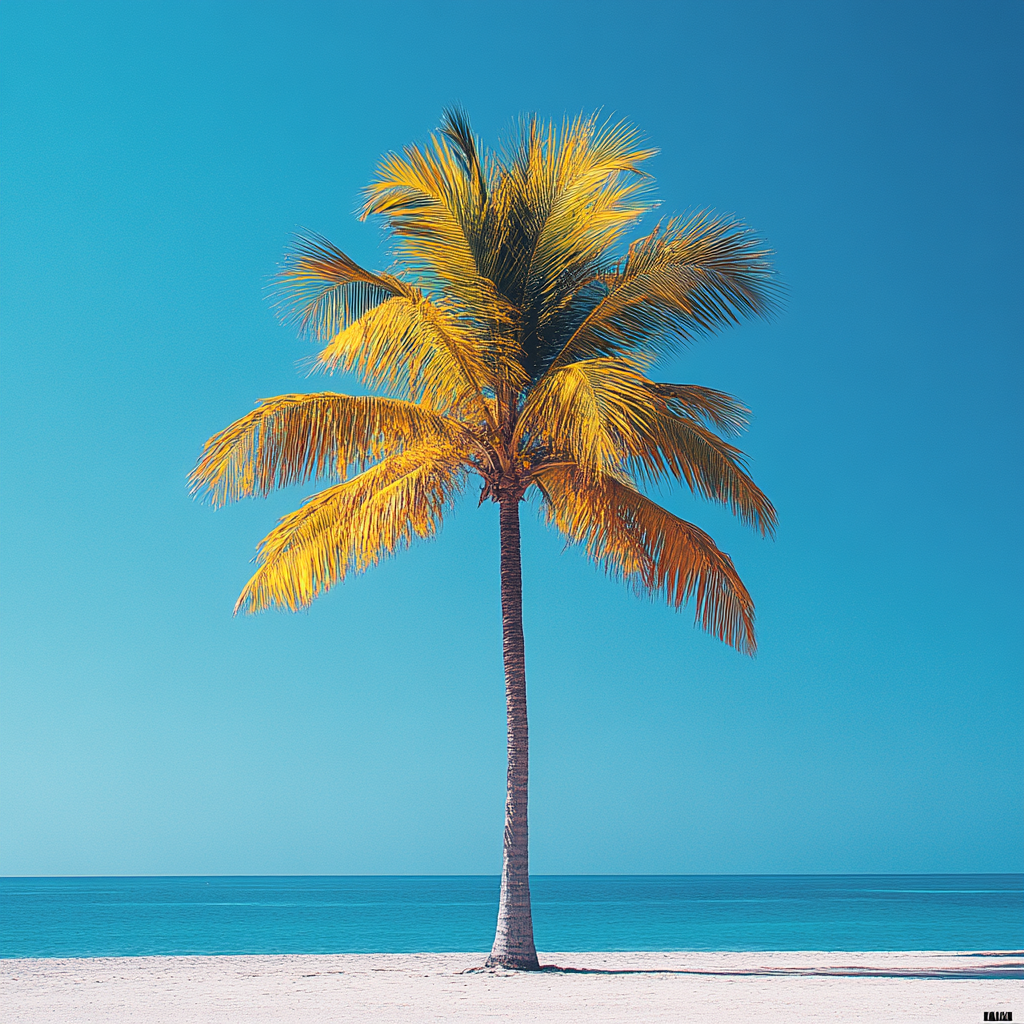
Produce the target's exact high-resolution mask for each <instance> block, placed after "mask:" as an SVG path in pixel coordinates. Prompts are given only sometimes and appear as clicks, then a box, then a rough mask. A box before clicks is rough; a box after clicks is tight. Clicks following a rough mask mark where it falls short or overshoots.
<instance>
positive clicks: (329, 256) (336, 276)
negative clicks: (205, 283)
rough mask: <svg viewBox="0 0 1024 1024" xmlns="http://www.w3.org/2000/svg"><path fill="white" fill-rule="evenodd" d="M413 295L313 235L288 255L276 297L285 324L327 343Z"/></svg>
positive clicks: (297, 240) (297, 243) (300, 239)
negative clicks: (365, 316)
mask: <svg viewBox="0 0 1024 1024" xmlns="http://www.w3.org/2000/svg"><path fill="white" fill-rule="evenodd" d="M407 293H408V287H407V286H406V285H404V284H403V283H402V282H401V281H399V280H398V279H397V278H394V277H392V276H390V275H388V274H375V273H373V272H372V271H369V270H364V269H363V268H362V267H360V266H359V264H357V263H356V262H355V261H354V260H351V259H349V257H348V256H346V255H345V254H344V253H343V252H342V251H341V250H340V249H338V248H337V247H336V246H334V245H332V244H331V243H330V242H329V241H328V240H327V239H326V238H323V237H322V236H321V235H317V234H315V233H312V232H308V233H302V234H298V235H296V236H295V238H294V239H293V241H292V245H291V248H290V249H288V250H287V251H286V253H285V258H284V263H283V265H282V267H281V270H280V271H279V273H278V275H277V287H276V289H275V290H274V292H273V293H272V294H273V297H274V298H275V300H276V301H275V306H276V307H277V310H278V314H279V315H280V317H281V319H282V320H283V321H284V322H285V323H290V324H294V325H295V326H296V327H297V328H298V330H299V332H300V333H301V334H308V335H309V336H311V337H313V338H315V339H317V340H319V341H327V340H328V339H329V338H332V337H334V335H335V334H337V333H338V331H341V330H344V329H345V328H346V327H348V326H349V324H351V323H353V322H354V321H355V320H358V319H359V317H361V316H362V315H363V314H364V313H366V312H367V311H368V310H370V309H372V308H373V307H374V306H377V305H379V304H380V303H382V302H384V301H386V300H387V299H389V298H391V296H393V295H405V294H407Z"/></svg>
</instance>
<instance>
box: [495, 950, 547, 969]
mask: <svg viewBox="0 0 1024 1024" xmlns="http://www.w3.org/2000/svg"><path fill="white" fill-rule="evenodd" d="M484 967H501V968H503V969H504V970H506V971H539V970H540V969H541V968H540V961H539V960H538V959H537V954H536V953H534V954H533V956H532V957H531V956H529V955H526V956H515V955H514V954H511V953H506V954H504V955H495V954H494V953H492V954H491V955H490V956H489V957H488V958H487V961H486V962H485V963H484Z"/></svg>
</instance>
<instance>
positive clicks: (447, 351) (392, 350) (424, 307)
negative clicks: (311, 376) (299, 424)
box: [316, 291, 497, 420]
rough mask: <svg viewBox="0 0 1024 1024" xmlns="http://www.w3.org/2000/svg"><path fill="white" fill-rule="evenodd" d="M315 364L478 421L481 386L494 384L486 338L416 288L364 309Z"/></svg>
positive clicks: (482, 407)
mask: <svg viewBox="0 0 1024 1024" xmlns="http://www.w3.org/2000/svg"><path fill="white" fill-rule="evenodd" d="M316 365H317V366H318V367H320V368H321V369H324V370H328V371H334V370H341V371H346V372H353V373H356V374H358V375H359V377H360V379H361V380H362V381H363V383H364V384H366V385H367V386H368V387H372V388H385V389H387V390H389V391H391V392H392V393H402V394H405V395H406V396H408V398H409V399H410V400H411V401H414V402H420V403H424V404H427V405H429V406H430V407H431V408H433V409H436V410H437V411H439V412H445V413H451V414H452V415H458V416H470V417H473V416H475V417H476V418H477V419H478V420H486V419H487V416H488V406H487V403H486V402H485V401H484V394H485V391H488V392H493V390H494V389H495V387H496V385H497V380H496V377H495V374H494V371H493V360H491V359H489V353H488V350H487V339H480V338H479V337H478V336H474V335H473V334H471V333H470V332H468V331H467V330H465V329H464V328H463V326H462V324H460V322H459V321H458V320H457V319H456V318H455V317H453V316H452V315H450V313H449V311H448V310H446V309H445V308H444V307H443V306H438V305H435V304H434V303H432V302H431V301H430V300H429V299H427V298H425V297H424V296H423V294H422V293H421V292H419V291H415V292H414V293H413V294H411V295H409V296H401V297H395V298H391V299H388V300H387V301H386V302H383V303H381V304H380V305H379V306H376V307H374V308H373V309H371V310H370V311H369V312H367V313H365V314H364V315H363V316H362V317H361V318H360V319H359V320H357V321H356V322H355V323H354V324H352V325H350V326H349V327H347V328H346V329H345V330H343V331H341V332H340V333H339V334H338V335H336V336H335V337H334V338H333V339H332V340H331V341H330V342H329V343H328V344H327V345H326V346H325V347H324V348H323V350H322V351H321V352H320V354H319V356H318V357H317V361H316Z"/></svg>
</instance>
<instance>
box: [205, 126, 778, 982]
mask: <svg viewBox="0 0 1024 1024" xmlns="http://www.w3.org/2000/svg"><path fill="white" fill-rule="evenodd" d="M653 154H654V150H651V149H645V148H643V147H642V145H641V142H640V137H639V134H638V132H637V131H636V129H635V128H633V127H631V126H629V125H627V124H624V123H618V124H612V123H607V122H605V123H601V122H599V121H598V119H597V118H596V117H587V118H583V117H581V118H578V119H576V120H574V121H571V122H568V121H567V122H565V123H563V124H562V125H561V126H560V127H556V126H554V125H551V124H544V123H542V122H540V121H538V120H537V119H536V118H530V119H527V120H525V121H523V122H522V123H521V124H520V126H519V128H518V130H517V132H516V134H515V137H514V138H512V140H511V141H510V142H509V143H508V144H507V146H506V147H505V148H503V149H501V150H499V151H497V152H489V151H486V150H483V149H482V148H481V146H480V145H479V143H478V140H477V139H476V137H475V136H474V135H473V133H472V131H471V129H470V126H469V123H468V120H467V118H466V116H465V114H464V113H462V112H461V111H459V110H453V111H448V112H446V114H445V116H444V119H443V122H442V125H441V128H440V130H439V132H438V133H437V134H435V135H433V136H432V137H431V139H430V141H429V143H428V144H426V145H423V146H412V147H409V148H407V149H405V150H404V152H403V153H402V154H401V155H396V154H392V155H390V156H388V157H386V158H385V159H384V160H383V161H382V163H381V164H380V167H379V169H378V172H377V176H376V178H375V180H374V181H373V183H372V184H371V185H370V187H369V188H368V189H367V191H366V193H365V204H364V206H363V210H362V217H363V218H366V217H368V216H370V215H373V214H376V215H379V216H380V217H382V218H383V221H384V225H385V226H386V228H387V230H388V231H389V232H390V234H391V236H392V237H393V239H394V242H395V255H396V264H395V266H394V267H393V268H392V270H391V271H389V272H372V271H369V270H365V269H363V268H362V267H360V266H358V265H357V264H356V263H354V262H353V261H352V260H351V259H349V258H348V257H347V256H346V255H345V254H344V253H342V252H341V251H340V250H338V249H336V248H335V247H334V246H333V245H331V244H330V243H329V242H328V241H326V240H325V239H323V238H320V237H319V236H315V235H306V236H300V237H299V238H297V239H296V241H295V244H294V246H293V248H292V249H291V250H290V252H289V254H288V256H287V258H286V262H285V265H284V267H283V270H282V272H281V275H280V283H281V294H280V299H281V309H282V311H283V314H284V316H285V317H286V318H288V319H291V320H293V321H294V322H295V323H297V325H298V326H299V328H300V329H301V330H302V331H303V332H305V333H307V334H309V335H311V336H312V337H313V338H315V339H317V340H319V341H320V342H322V343H323V348H322V350H321V351H320V354H319V356H318V357H317V359H316V366H317V367H319V368H320V369H322V370H325V371H328V372H330V371H336V370H337V371H344V372H348V373H354V374H356V375H357V376H358V377H359V378H361V380H362V382H363V384H364V385H366V386H367V387H368V389H370V390H371V391H375V392H377V393H376V394H370V395H344V394H336V393H333V392H320V393H317V394H293V395H282V396H280V397H278V398H269V399H265V400H263V401H261V402H259V403H258V405H257V408H256V409H255V411H254V412H251V413H250V414H249V415H248V416H245V417H243V418H242V419H240V420H238V421H237V422H235V423H233V424H232V425H231V426H229V427H228V428H227V429H225V430H223V431H221V432H220V433H219V434H216V435H215V436H214V437H212V438H210V440H209V441H208V442H207V443H206V446H205V448H204V449H203V453H202V457H201V459H200V461H199V464H198V465H197V467H196V468H195V470H194V471H193V472H192V474H191V477H190V482H191V486H192V489H193V493H196V492H203V493H205V494H206V495H207V496H208V497H209V498H210V499H211V500H212V501H213V502H214V503H215V504H222V503H224V502H228V501H234V500H235V499H238V498H242V497H248V496H252V495H265V494H267V493H269V492H270V491H271V490H273V489H274V488H276V487H284V486H288V485H290V484H296V483H299V482H302V481H306V480H309V479H311V478H324V477H326V478H333V480H334V481H335V482H334V483H333V484H332V486H329V487H327V488H326V489H325V490H322V491H320V493H318V494H315V495H313V497H311V498H309V499H308V500H307V501H306V503H305V504H304V505H303V506H302V507H301V508H300V509H299V510H298V511H296V512H292V513H291V514H290V515H287V516H285V517H284V518H283V519H282V520H281V521H280V523H279V524H278V525H277V527H276V528H275V529H274V530H273V531H272V532H271V533H270V534H268V535H267V537H265V538H264V540H263V542H262V543H261V545H260V547H259V552H258V557H257V562H258V568H257V570H256V572H255V574H254V575H253V577H252V579H250V580H249V582H248V583H247V584H246V585H245V589H244V590H243V591H242V594H241V596H240V597H239V599H238V603H237V605H236V609H235V610H236V612H237V611H245V612H258V611H262V610H264V609H266V608H268V607H270V606H271V605H277V606H279V607H285V608H288V609H291V610H293V611H294V610H296V609H299V608H305V607H307V606H308V605H309V604H310V603H311V602H312V601H313V599H314V598H316V597H317V596H318V595H320V594H322V593H323V592H324V591H326V590H328V589H329V588H330V587H332V586H334V585H335V584H336V583H339V582H341V581H342V580H343V579H344V578H345V576H346V574H347V573H350V572H361V571H362V570H364V569H367V568H369V567H370V566H372V565H375V564H376V563H377V562H378V561H380V559H382V558H384V557H386V556H387V555H390V554H392V553H393V552H394V551H396V550H398V549H400V548H404V547H406V546H408V545H409V544H410V543H411V542H412V540H413V539H414V538H417V537H420V538H427V537H432V536H434V535H435V534H436V533H437V531H438V529H439V528H440V526H441V522H442V520H443V518H444V516H445V515H446V514H447V513H448V512H449V511H450V510H451V509H452V508H453V505H454V503H455V500H456V498H457V497H458V495H459V494H460V493H461V492H462V491H463V490H464V488H465V487H466V486H467V483H468V482H469V480H470V478H472V477H479V478H480V480H481V481H482V485H483V486H482V491H481V493H480V501H481V502H482V501H484V500H485V499H490V500H491V501H494V502H497V504H498V506H499V511H500V515H499V518H500V531H501V536H500V540H501V611H502V628H503V652H504V666H505V694H506V700H507V711H508V789H507V797H506V804H505V838H504V858H503V865H502V874H501V898H500V906H499V912H498V925H497V933H496V936H495V940H494V946H493V949H492V951H491V954H490V957H489V958H488V961H487V962H488V964H489V965H492V966H503V967H512V968H521V969H531V968H536V967H537V966H538V961H537V953H536V950H535V948H534V942H533V922H532V917H531V911H530V886H529V868H528V831H527V778H528V751H529V747H528V738H527V716H526V670H525V655H524V644H523V619H522V592H521V572H520V553H519V550H520V544H519V505H520V502H522V501H523V500H524V499H525V498H526V497H527V496H528V495H531V494H532V493H533V492H536V494H537V496H538V498H539V501H540V505H541V507H542V509H543V511H544V515H545V517H546V519H547V521H548V522H549V523H550V524H552V525H553V526H555V527H556V528H557V529H558V530H560V531H561V532H562V533H563V534H564V535H565V537H566V538H567V539H568V540H569V541H571V542H573V543H575V544H579V545H581V546H582V547H583V548H585V550H586V552H587V554H588V555H589V557H590V558H592V559H593V560H594V561H595V562H596V563H598V564H599V565H601V566H603V567H604V569H605V570H606V571H607V572H609V573H611V574H613V575H614V576H617V577H619V578H621V579H623V580H624V581H627V582H629V583H631V584H632V585H633V586H634V587H635V588H636V589H637V590H638V591H640V592H644V593H648V594H655V595H660V596H662V597H663V598H664V599H665V600H667V601H668V603H669V604H670V605H672V606H674V607H679V606H680V605H682V604H683V603H684V602H686V601H692V603H693V606H694V609H695V612H696V620H697V622H698V623H699V624H700V625H701V626H702V627H703V628H704V629H706V630H707V631H708V632H710V633H711V634H713V635H714V636H716V637H718V638H719V639H720V640H723V641H724V642H725V643H727V644H730V645H731V646H733V647H735V648H737V649H738V650H740V651H743V652H745V653H747V654H753V653H754V649H755V639H754V606H753V602H752V601H751V598H750V595H749V594H748V593H747V590H746V588H745V587H744V585H743V583H742V582H741V580H740V578H739V575H738V574H737V572H736V569H735V568H734V567H733V564H732V561H731V559H730V558H729V556H728V555H727V554H725V553H723V552H722V551H720V550H719V549H718V548H717V547H716V545H715V543H714V541H713V540H712V539H711V538H710V537H709V536H708V535H707V534H706V533H704V532H703V531H702V530H700V529H698V528H697V527H696V526H694V525H693V524H692V523H688V522H685V521H684V520H682V519H680V518H678V517H677V516H675V515H673V514H672V513H671V512H669V511H667V510H666V509H664V508H662V507H661V506H659V505H658V504H656V503H655V502H654V501H652V500H651V499H650V498H648V497H647V496H645V494H644V493H643V491H642V490H641V487H642V486H643V485H644V484H653V483H656V482H658V481H665V480H667V481H675V482H677V483H684V484H685V485H686V486H688V487H689V488H690V490H691V491H692V492H693V493H695V494H697V495H700V496H701V497H703V498H706V499H708V500H710V501H714V502H718V503H720V504H723V505H726V506H727V507H728V508H729V509H730V510H731V511H732V512H733V513H734V514H735V515H736V516H738V517H739V519H740V520H741V521H742V522H744V523H747V524H749V525H750V526H752V527H753V528H754V529H756V530H758V531H759V532H760V533H761V534H762V535H764V534H770V533H771V532H772V531H773V529H774V525H775V511H774V509H773V508H772V506H771V504H770V502H769V501H768V499H767V498H766V497H765V496H764V494H763V493H762V492H761V491H760V490H759V489H758V488H757V486H756V485H755V484H754V482H753V481H752V480H751V478H750V476H749V475H748V473H747V472H746V469H745V466H744V457H743V454H742V453H741V452H740V451H739V449H737V448H735V447H733V446H732V445H731V444H729V443H728V442H727V441H726V440H724V439H723V436H722V435H726V436H728V435H732V434H735V433H737V432H738V431H740V430H741V429H743V427H744V426H745V424H746V412H747V410H745V409H744V408H743V407H742V406H741V405H740V404H739V403H738V402H737V401H736V400H735V399H733V398H731V397H730V396H728V395H726V394H723V393H722V392H720V391H713V390H710V389H708V388H704V387H699V386H697V385H693V384H664V383H659V382H657V381H655V380H653V379H651V378H650V377H649V376H648V371H649V370H650V368H651V366H652V365H653V364H654V362H655V361H656V360H657V358H658V357H660V356H663V355H665V354H667V353H671V352H673V351H675V350H678V348H679V347H680V346H683V345H686V344H687V343H689V342H690V341H692V340H693V339H695V338H697V337H698V336H700V335H702V334H707V333H710V332H713V331H715V330H717V329H719V328H721V327H725V326H727V325H729V324H732V323H734V322H737V321H738V320H739V319H740V318H741V317H743V316H747V315H761V316H764V315H767V314H768V313H769V312H770V311H771V308H772V304H773V296H774V283H773V277H772V271H771V268H770V265H769V263H768V256H769V252H768V250H767V249H766V248H765V247H764V245H763V244H762V243H760V242H759V241H758V240H757V239H756V238H754V237H753V236H752V235H751V234H750V232H749V231H748V230H747V229H745V228H744V227H743V226H742V225H741V224H739V223H738V222H736V221H734V220H732V219H729V218H726V217H719V216H712V215H710V214H706V213H701V214H697V215H694V216H690V217H688V218H685V219H677V218H672V219H666V220H662V221H661V222H659V223H658V224H657V225H656V226H655V227H654V228H653V230H651V231H649V232H648V233H647V234H646V235H644V236H643V237H640V238H637V239H636V240H634V241H633V242H632V243H630V244H629V245H628V246H626V245H625V244H624V236H625V233H626V232H627V230H628V229H629V228H630V227H631V226H633V225H635V224H636V222H637V221H638V220H639V218H640V217H641V216H642V215H643V214H645V213H646V212H648V211H649V210H651V209H652V208H653V206H654V203H653V202H652V201H651V197H650V177H649V175H647V174H646V173H645V172H644V171H643V170H642V164H643V163H644V161H646V160H647V159H648V158H650V157H651V156H652V155H653Z"/></svg>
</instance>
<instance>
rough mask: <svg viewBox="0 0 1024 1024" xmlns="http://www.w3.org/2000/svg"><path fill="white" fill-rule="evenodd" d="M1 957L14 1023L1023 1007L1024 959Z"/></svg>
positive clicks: (947, 1012) (949, 1012) (935, 1012)
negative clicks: (523, 965) (517, 962)
mask: <svg viewBox="0 0 1024 1024" xmlns="http://www.w3.org/2000/svg"><path fill="white" fill-rule="evenodd" d="M541 960H542V963H545V964H553V965H557V966H558V967H559V968H561V970H554V969H549V970H545V971H542V972H539V973H533V974H518V973H515V972H505V971H487V970H479V965H480V964H481V963H482V961H483V954H476V953H444V954H439V953H425V954H415V955H397V954H363V955H335V956H216V957H201V956H182V957H168V956H153V957H120V958H107V959H24V960H4V961H0V1006H2V1019H3V1020H4V1021H5V1022H10V1024H14V1022H18V1024H22V1022H24V1024H36V1022H43V1021H47V1022H57V1021H59V1022H62V1024H87V1022H88V1024H93V1022H95V1024H107V1022H115V1021H117V1022H121V1021H126V1022H133V1024H179V1022H180V1024H185V1022H188V1024H205V1022H210V1024H214V1022H217V1024H220V1022H226V1021H246V1022H254V1024H256V1022H263V1021H267V1022H271V1021H273V1022H277V1021H280V1022H282V1024H314V1022H315V1024H320V1022H327V1021H332V1022H335V1021H360V1022H361V1021H375V1022H381V1024H387V1022H395V1024H425V1022H428V1021H430V1022H433V1021H457V1022H465V1024H470V1022H472V1024H476V1022H485V1021H487V1022H495V1021H508V1022H524V1024H525V1022H535V1021H536V1022H541V1021H543V1022H550V1024H559V1022H566V1024H568V1022H575V1021H588V1022H589V1021H594V1022H612V1021H615V1022H620V1021H622V1022H624V1021H630V1022H637V1021H673V1022H679V1021H708V1020H750V1021H766V1022H774V1021H779V1022H782V1021H786V1022H788V1024H792V1022H795V1021H842V1022H851V1021H864V1022H872V1024H877V1022H882V1021H887V1020H896V1019H899V1020H910V1021H931V1022H938V1021H949V1022H954V1021H956V1022H963V1021H981V1020H982V1019H983V1013H984V1012H985V1011H1010V1012H1013V1013H1015V1014H1018V1015H1020V1014H1024V985H1022V984H1021V980H1020V979H1021V978H1024V956H1022V955H1021V954H1020V953H1005V952H1003V953H944V952H933V953H927V952H919V953H822V952H806V953H549V954H545V955H543V956H542V958H541Z"/></svg>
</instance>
